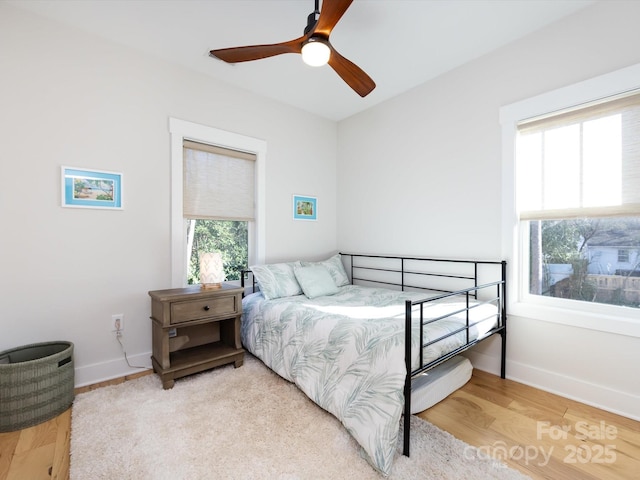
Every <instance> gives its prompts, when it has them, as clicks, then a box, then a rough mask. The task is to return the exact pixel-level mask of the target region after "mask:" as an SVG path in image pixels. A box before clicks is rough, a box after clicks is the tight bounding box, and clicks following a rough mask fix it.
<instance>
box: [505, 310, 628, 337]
mask: <svg viewBox="0 0 640 480" xmlns="http://www.w3.org/2000/svg"><path fill="white" fill-rule="evenodd" d="M580 303H582V302H580ZM593 307H594V311H589V312H587V311H581V310H577V309H573V308H567V307H558V306H555V305H543V304H540V303H533V302H516V303H513V304H511V305H509V307H508V309H507V314H508V315H509V316H511V315H513V316H518V317H526V318H532V319H534V320H541V321H543V322H550V323H556V324H559V325H567V326H571V327H578V328H586V329H589V330H597V331H601V332H607V333H614V334H617V335H625V336H629V337H636V338H640V321H639V320H638V317H639V312H638V310H637V309H632V308H628V309H627V308H624V307H620V308H619V309H616V310H619V313H618V312H616V313H613V314H612V313H611V307H606V306H602V305H593ZM603 307H604V308H603ZM602 310H609V311H608V312H604V311H602Z"/></svg>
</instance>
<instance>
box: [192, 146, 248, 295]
mask: <svg viewBox="0 0 640 480" xmlns="http://www.w3.org/2000/svg"><path fill="white" fill-rule="evenodd" d="M183 146H184V149H183V166H184V170H183V172H184V173H183V182H184V189H183V193H182V195H183V214H184V218H185V221H186V223H187V240H186V245H187V251H186V255H187V260H186V261H187V283H188V284H196V283H200V261H199V259H200V256H201V255H202V254H203V253H207V252H220V253H221V254H222V261H223V264H224V269H225V276H226V279H227V280H239V279H240V275H241V272H242V270H243V269H245V268H247V266H248V262H249V225H250V224H251V223H252V222H254V220H255V213H254V210H255V209H254V205H255V200H254V197H255V195H254V193H255V163H256V155H255V153H248V152H242V151H238V150H233V149H229V148H224V147H220V146H216V145H209V144H206V143H200V142H194V141H192V140H184V142H183Z"/></svg>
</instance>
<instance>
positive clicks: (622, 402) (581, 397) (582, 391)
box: [465, 351, 640, 421]
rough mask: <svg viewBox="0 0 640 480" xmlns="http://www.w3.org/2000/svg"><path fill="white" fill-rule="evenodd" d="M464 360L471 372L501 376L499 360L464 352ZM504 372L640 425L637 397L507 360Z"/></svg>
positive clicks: (639, 408) (511, 376)
mask: <svg viewBox="0 0 640 480" xmlns="http://www.w3.org/2000/svg"><path fill="white" fill-rule="evenodd" d="M465 356H466V357H468V358H469V360H471V363H472V365H473V367H474V368H477V369H478V370H482V371H485V372H489V373H492V374H494V375H500V359H499V358H498V357H494V356H491V355H487V354H484V353H481V352H475V351H468V352H465ZM506 371H507V375H506V376H507V378H508V379H509V380H514V381H516V382H519V383H523V384H525V385H529V386H531V387H535V388H538V389H540V390H544V391H545V392H549V393H553V394H555V395H560V396H561V397H565V398H569V399H571V400H576V401H578V402H580V403H584V404H586V405H591V406H592V407H596V408H599V409H601V410H606V411H607V412H611V413H615V414H617V415H622V416H624V417H628V418H631V419H633V420H638V421H640V396H638V395H633V394H631V393H628V392H622V391H620V390H614V389H611V388H608V387H606V386H603V385H597V384H594V383H590V382H586V381H584V380H580V379H578V378H574V377H569V376H566V375H562V374H559V373H556V372H551V371H549V370H544V369H541V368H537V367H532V366H530V365H526V364H523V363H519V362H514V361H510V360H509V359H507V365H506Z"/></svg>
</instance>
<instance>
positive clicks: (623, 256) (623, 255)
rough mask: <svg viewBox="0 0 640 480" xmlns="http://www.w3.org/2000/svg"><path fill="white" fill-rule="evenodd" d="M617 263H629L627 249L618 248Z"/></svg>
mask: <svg viewBox="0 0 640 480" xmlns="http://www.w3.org/2000/svg"><path fill="white" fill-rule="evenodd" d="M618 263H629V250H624V249H623V250H618ZM636 268H637V267H636Z"/></svg>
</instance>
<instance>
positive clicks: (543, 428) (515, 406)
mask: <svg viewBox="0 0 640 480" xmlns="http://www.w3.org/2000/svg"><path fill="white" fill-rule="evenodd" d="M419 416H420V417H422V418H423V419H425V420H427V421H429V422H431V423H433V424H435V425H437V426H438V427H440V428H441V429H443V430H446V431H448V432H449V433H451V434H452V435H454V436H455V437H457V438H459V439H460V440H463V441H464V442H466V443H468V444H470V445H474V446H476V447H479V449H480V452H481V454H490V455H492V456H493V457H496V458H499V459H500V460H502V461H504V462H505V463H506V464H508V465H509V466H511V467H513V468H517V469H518V470H520V471H521V472H523V473H525V474H526V475H529V476H530V477H532V478H534V479H553V480H564V479H566V480H577V479H583V480H604V479H606V480H618V479H619V480H628V479H635V478H640V422H636V421H634V420H631V419H629V418H626V417H622V416H620V415H615V414H612V413H609V412H605V411H602V410H599V409H597V408H593V407H590V406H587V405H584V404H582V403H579V402H576V401H573V400H569V399H566V398H563V397H560V396H558V395H553V394H551V393H547V392H544V391H542V390H538V389H535V388H532V387H528V386H526V385H523V384H520V383H517V382H513V381H511V380H502V379H501V378H499V377H496V376H494V375H490V374H488V373H485V372H481V371H478V370H474V373H473V377H472V379H471V381H470V382H469V383H467V384H466V385H465V386H464V387H462V388H461V389H460V390H458V391H456V392H454V393H453V394H451V395H450V396H449V397H447V398H446V399H445V400H444V401H442V402H440V403H439V404H437V405H434V406H433V407H432V408H430V409H428V410H427V411H425V412H422V413H421V414H420V415H419Z"/></svg>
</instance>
